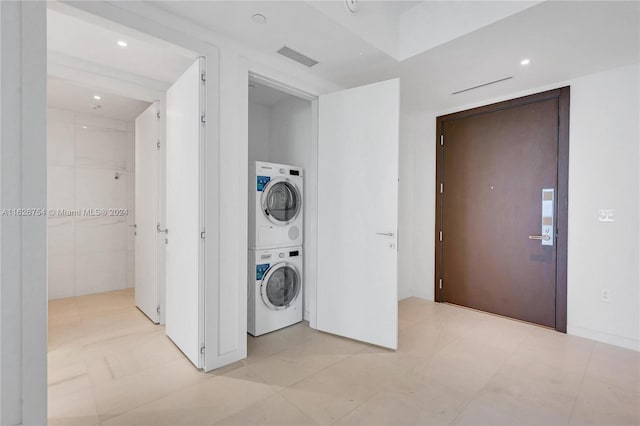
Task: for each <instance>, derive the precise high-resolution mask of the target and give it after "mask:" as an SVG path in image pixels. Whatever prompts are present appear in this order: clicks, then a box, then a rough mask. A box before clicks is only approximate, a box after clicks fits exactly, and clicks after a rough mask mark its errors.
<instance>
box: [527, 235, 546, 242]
mask: <svg viewBox="0 0 640 426" xmlns="http://www.w3.org/2000/svg"><path fill="white" fill-rule="evenodd" d="M529 239H530V240H542V241H549V240H550V239H551V237H550V236H549V235H529Z"/></svg>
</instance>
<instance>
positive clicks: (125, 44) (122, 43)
mask: <svg viewBox="0 0 640 426" xmlns="http://www.w3.org/2000/svg"><path fill="white" fill-rule="evenodd" d="M118 46H120V47H127V42H126V41H124V40H118Z"/></svg>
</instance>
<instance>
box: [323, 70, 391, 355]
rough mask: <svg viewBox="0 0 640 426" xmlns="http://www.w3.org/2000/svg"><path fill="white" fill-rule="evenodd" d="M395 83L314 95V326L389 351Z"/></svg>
mask: <svg viewBox="0 0 640 426" xmlns="http://www.w3.org/2000/svg"><path fill="white" fill-rule="evenodd" d="M399 98H400V96H399V80H397V79H396V80H389V81H385V82H381V83H376V84H371V85H368V86H364V87H358V88H355V89H350V90H345V91H342V92H338V93H332V94H329V95H324V96H321V97H320V99H319V129H318V130H319V133H318V134H319V136H318V137H319V140H318V281H317V300H316V304H317V306H316V312H317V322H316V325H317V328H318V329H319V330H322V331H326V332H329V333H333V334H337V335H340V336H345V337H349V338H352V339H356V340H361V341H364V342H368V343H372V344H375V345H379V346H384V347H388V348H393V349H396V348H397V345H398V291H397V249H396V243H397V229H398V129H399V111H400V105H399Z"/></svg>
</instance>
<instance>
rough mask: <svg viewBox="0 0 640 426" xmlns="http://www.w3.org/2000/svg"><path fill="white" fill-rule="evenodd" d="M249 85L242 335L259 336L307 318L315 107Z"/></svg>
mask: <svg viewBox="0 0 640 426" xmlns="http://www.w3.org/2000/svg"><path fill="white" fill-rule="evenodd" d="M248 85H249V87H248V93H249V99H248V100H249V103H248V160H249V162H248V176H249V179H248V182H249V185H248V188H247V191H248V205H249V214H248V221H249V224H248V242H247V248H248V256H247V261H248V262H247V263H248V265H247V285H248V287H247V296H248V305H247V316H248V323H247V329H248V332H249V334H251V335H253V336H260V335H262V334H266V333H269V332H271V331H275V330H278V329H281V328H284V327H287V326H290V325H293V324H295V323H298V322H300V321H302V319H303V317H304V319H307V320H308V319H309V311H310V309H309V303H310V299H309V297H308V291H309V290H308V289H309V281H310V279H309V277H310V276H311V275H312V273H311V272H310V269H312V268H313V265H314V263H313V262H312V261H311V260H310V259H311V258H312V256H314V255H315V247H314V245H313V244H312V243H313V242H314V241H315V224H316V221H317V215H316V214H314V210H315V203H314V202H313V201H314V200H313V198H314V197H315V196H316V194H317V189H316V187H315V181H316V180H315V174H316V164H317V151H316V149H315V146H316V145H315V144H314V140H313V138H314V132H313V124H314V118H313V117H314V111H315V109H314V107H313V105H312V102H311V101H310V100H308V99H303V98H301V97H299V96H295V95H293V94H290V93H287V92H285V91H283V90H280V89H279V88H275V87H273V85H270V84H269V82H266V83H265V82H263V81H259V79H256V78H253V77H250V78H249V82H248Z"/></svg>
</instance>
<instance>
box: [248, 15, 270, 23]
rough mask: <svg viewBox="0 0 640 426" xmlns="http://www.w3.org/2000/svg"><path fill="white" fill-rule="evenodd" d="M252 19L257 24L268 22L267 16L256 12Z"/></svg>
mask: <svg viewBox="0 0 640 426" xmlns="http://www.w3.org/2000/svg"><path fill="white" fill-rule="evenodd" d="M251 20H252V21H253V22H255V23H256V24H266V23H267V17H266V16H264V15H263V14H261V13H256V14H255V15H253V16H252V17H251Z"/></svg>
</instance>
